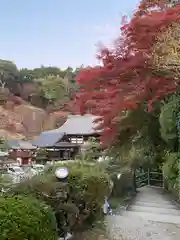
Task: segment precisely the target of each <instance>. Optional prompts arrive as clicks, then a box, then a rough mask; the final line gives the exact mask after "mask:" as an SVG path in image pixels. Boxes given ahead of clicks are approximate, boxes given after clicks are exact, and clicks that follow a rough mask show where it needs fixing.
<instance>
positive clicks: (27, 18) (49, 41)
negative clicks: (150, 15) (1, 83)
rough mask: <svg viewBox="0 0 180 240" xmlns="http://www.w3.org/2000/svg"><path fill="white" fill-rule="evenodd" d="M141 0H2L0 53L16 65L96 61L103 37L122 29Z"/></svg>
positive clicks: (107, 38) (113, 35) (106, 38)
mask: <svg viewBox="0 0 180 240" xmlns="http://www.w3.org/2000/svg"><path fill="white" fill-rule="evenodd" d="M138 2H139V0H124V1H122V0H91V1H88V0H84V1H83V0H13V1H12V0H5V1H1V21H0V29H1V38H0V59H6V60H11V61H14V62H15V63H16V65H17V66H18V68H25V67H26V68H34V67H40V65H44V66H57V67H59V68H62V69H63V68H66V67H68V66H71V67H73V68H75V67H79V66H81V65H82V64H84V65H85V66H87V65H94V64H96V63H98V62H97V60H96V53H97V50H98V44H99V43H100V42H101V43H103V44H105V45H108V44H110V43H112V42H113V40H115V39H116V37H118V35H119V33H120V24H121V17H122V16H124V15H127V16H131V14H132V12H133V11H134V10H135V8H136V7H137V4H138Z"/></svg>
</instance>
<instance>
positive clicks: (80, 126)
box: [58, 114, 99, 135]
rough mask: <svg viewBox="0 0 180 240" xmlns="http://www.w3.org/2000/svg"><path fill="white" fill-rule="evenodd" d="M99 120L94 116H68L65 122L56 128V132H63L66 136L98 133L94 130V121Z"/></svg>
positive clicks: (95, 125)
mask: <svg viewBox="0 0 180 240" xmlns="http://www.w3.org/2000/svg"><path fill="white" fill-rule="evenodd" d="M97 118H99V117H97V116H94V115H90V114H86V115H83V116H81V115H70V116H69V117H68V119H67V121H66V122H65V123H64V124H63V125H62V126H61V127H60V128H58V131H60V132H64V133H66V134H67V135H88V134H94V133H97V132H98V131H97V130H95V128H96V127H97V126H98V124H97V123H94V121H95V120H96V119H97Z"/></svg>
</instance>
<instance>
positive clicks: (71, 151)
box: [32, 114, 99, 160]
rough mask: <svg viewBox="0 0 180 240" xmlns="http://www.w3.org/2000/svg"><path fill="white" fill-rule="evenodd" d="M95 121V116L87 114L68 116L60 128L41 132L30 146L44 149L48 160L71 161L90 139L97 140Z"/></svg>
mask: <svg viewBox="0 0 180 240" xmlns="http://www.w3.org/2000/svg"><path fill="white" fill-rule="evenodd" d="M96 119H97V117H96V116H93V115H89V114H88V115H83V116H81V115H70V116H69V117H68V119H67V121H66V122H65V123H64V124H63V125H62V126H61V127H60V128H58V129H54V130H50V131H45V132H42V133H41V135H40V136H39V137H38V138H37V139H35V140H34V141H32V144H33V145H34V146H36V147H37V148H41V149H46V152H47V158H49V160H50V159H54V160H68V159H72V158H74V157H75V155H76V154H78V152H79V150H80V148H81V146H82V145H83V144H84V143H85V142H86V141H88V139H89V138H90V137H95V138H99V133H98V131H96V130H95V128H96V126H97V124H95V123H94V121H95V120H96Z"/></svg>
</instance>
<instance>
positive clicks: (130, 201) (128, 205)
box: [124, 192, 138, 211]
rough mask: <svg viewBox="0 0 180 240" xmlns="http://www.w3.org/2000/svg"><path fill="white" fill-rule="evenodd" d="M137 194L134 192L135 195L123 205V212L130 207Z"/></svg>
mask: <svg viewBox="0 0 180 240" xmlns="http://www.w3.org/2000/svg"><path fill="white" fill-rule="evenodd" d="M137 194H138V192H136V193H135V194H134V195H133V196H132V197H131V199H130V200H129V201H128V203H127V204H126V205H125V207H124V208H125V211H128V209H129V207H130V205H131V204H132V203H133V201H134V199H135V198H136V196H137Z"/></svg>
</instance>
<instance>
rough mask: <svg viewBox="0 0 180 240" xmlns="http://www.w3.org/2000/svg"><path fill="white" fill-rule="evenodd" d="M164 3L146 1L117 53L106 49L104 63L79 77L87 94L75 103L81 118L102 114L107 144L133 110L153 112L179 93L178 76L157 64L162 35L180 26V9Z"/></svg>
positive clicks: (118, 44)
mask: <svg viewBox="0 0 180 240" xmlns="http://www.w3.org/2000/svg"><path fill="white" fill-rule="evenodd" d="M164 3H165V2H163V5H162V1H155V0H154V1H142V2H141V3H140V6H139V8H138V10H137V12H136V13H135V14H134V17H133V18H132V19H131V21H130V22H129V23H126V24H124V26H122V27H121V34H120V36H119V38H118V39H117V40H116V42H115V44H114V47H113V49H108V48H104V49H101V51H100V54H99V56H98V58H99V59H100V60H101V62H102V64H101V65H100V66H96V67H89V68H87V69H84V70H82V71H81V72H80V73H79V75H78V77H77V79H76V80H77V82H78V84H79V85H80V87H81V90H80V92H79V93H78V95H77V96H76V99H75V105H76V107H77V106H78V107H79V109H78V110H79V111H80V112H81V114H84V113H85V112H91V113H93V114H95V115H98V116H101V118H100V120H101V122H100V125H99V129H102V130H103V133H102V141H103V143H106V144H108V143H112V142H113V140H114V139H115V138H116V133H117V128H118V126H119V124H120V121H121V119H122V116H123V115H124V114H125V113H126V112H127V111H128V110H133V109H137V108H138V107H139V106H140V105H142V104H144V103H147V107H148V109H149V110H151V109H152V105H153V102H154V101H156V100H157V99H161V98H163V97H164V96H166V95H167V94H169V93H172V92H174V91H175V90H176V87H177V85H178V82H177V80H176V78H174V77H173V76H172V77H171V76H169V75H166V74H165V73H164V72H163V73H162V72H159V70H158V69H156V66H154V64H153V58H154V54H155V53H154V52H153V50H154V49H155V45H156V43H157V39H158V36H160V35H162V34H163V33H164V32H165V31H166V30H167V29H168V28H169V27H171V26H172V23H174V22H176V23H178V22H180V14H179V13H180V6H178V5H177V6H176V7H174V8H170V7H169V8H168V7H167V5H164ZM153 4H154V5H153ZM157 6H158V7H159V8H157ZM151 7H156V8H155V10H152V9H151ZM139 13H141V14H139Z"/></svg>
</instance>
